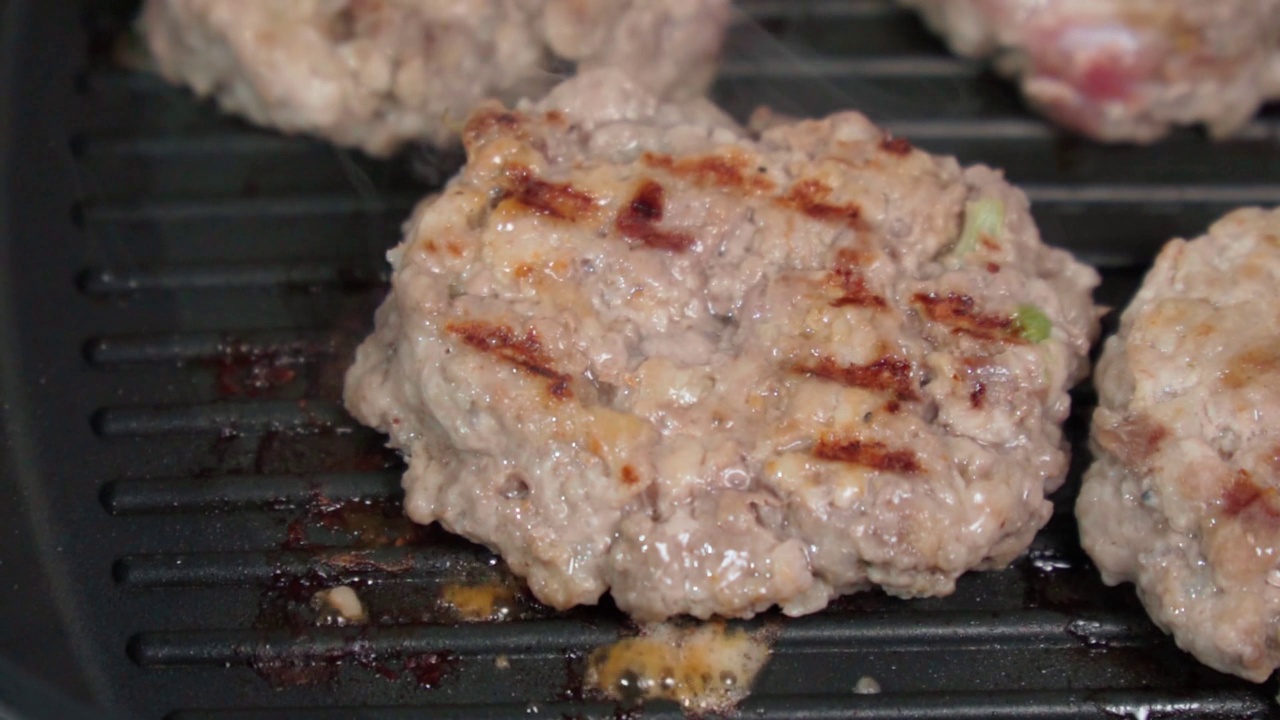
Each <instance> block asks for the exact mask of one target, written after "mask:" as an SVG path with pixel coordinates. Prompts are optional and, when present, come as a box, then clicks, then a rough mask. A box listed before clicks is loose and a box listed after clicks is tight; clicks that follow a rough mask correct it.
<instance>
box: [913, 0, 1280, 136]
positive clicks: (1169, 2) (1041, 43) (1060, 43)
mask: <svg viewBox="0 0 1280 720" xmlns="http://www.w3.org/2000/svg"><path fill="white" fill-rule="evenodd" d="M899 2H901V3H902V4H904V5H907V6H910V7H914V8H916V9H918V10H920V11H921V13H922V14H923V16H924V18H925V20H926V21H927V22H928V24H929V25H930V26H931V27H932V28H933V29H934V30H936V31H937V32H938V33H939V34H941V35H943V36H944V37H945V38H946V39H947V42H948V43H949V44H950V45H951V47H952V49H953V50H955V51H956V52H957V53H959V54H961V55H967V56H971V57H987V56H994V57H995V58H996V67H997V68H998V69H999V70H1001V71H1002V72H1003V73H1005V74H1007V75H1010V76H1013V77H1016V78H1017V79H1018V81H1019V82H1020V84H1021V86H1022V91H1023V93H1024V94H1025V95H1026V97H1027V99H1028V100H1029V101H1030V103H1031V104H1032V105H1034V106H1035V107H1037V108H1039V109H1040V110H1041V111H1043V112H1044V113H1045V114H1046V115H1048V116H1050V117H1051V118H1053V119H1054V120H1056V121H1057V122H1060V123H1062V124H1063V125H1065V126H1067V127H1069V128H1071V129H1073V130H1075V131H1077V132H1080V133H1082V134H1084V135H1088V136H1090V137H1093V138H1096V139H1099V140H1105V141H1132V142H1142V143H1145V142H1153V141H1155V140H1158V139H1159V138H1161V137H1163V136H1164V135H1166V134H1167V133H1168V132H1169V130H1170V128H1171V127H1173V126H1176V125H1196V124H1201V123H1203V124H1204V125H1206V126H1208V129H1209V132H1210V133H1211V134H1212V135H1214V136H1215V137H1222V136H1225V135H1229V134H1231V133H1233V132H1235V131H1236V130H1238V129H1239V128H1240V127H1241V126H1243V125H1244V124H1245V123H1246V122H1247V121H1248V120H1249V119H1250V118H1251V117H1253V115H1254V113H1256V112H1257V111H1258V108H1259V107H1260V106H1261V105H1262V104H1263V103H1264V102H1266V101H1268V100H1272V99H1276V98H1280V0H1211V1H1207V0H899Z"/></svg>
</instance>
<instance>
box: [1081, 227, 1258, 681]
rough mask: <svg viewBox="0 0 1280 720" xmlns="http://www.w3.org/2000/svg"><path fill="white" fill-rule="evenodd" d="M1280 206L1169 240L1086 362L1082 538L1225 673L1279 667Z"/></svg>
mask: <svg viewBox="0 0 1280 720" xmlns="http://www.w3.org/2000/svg"><path fill="white" fill-rule="evenodd" d="M1278 293H1280V210H1273V211H1270V212H1267V211H1263V210H1259V209H1247V210H1238V211H1236V212H1233V213H1231V214H1230V215H1228V216H1226V217H1225V218H1223V219H1222V220H1220V221H1218V222H1217V223H1215V224H1214V225H1213V227H1211V228H1210V229H1209V234H1208V235H1206V236H1205V237H1202V238H1199V239H1197V240H1193V241H1191V242H1186V241H1183V240H1175V241H1173V242H1171V243H1169V244H1168V245H1167V246H1166V247H1165V248H1164V250H1163V251H1162V252H1161V253H1160V255H1159V257H1157V258H1156V263H1155V266H1154V267H1153V268H1152V270H1151V272H1150V273H1149V274H1148V275H1147V278H1146V280H1145V281H1144V283H1143V285H1142V288H1141V289H1140V290H1139V291H1138V295H1137V297H1135V298H1134V300H1133V303H1132V304H1131V305H1130V306H1129V308H1128V309H1127V310H1125V312H1124V315H1123V317H1122V318H1121V321H1120V332H1119V334H1118V335H1116V336H1115V337H1112V338H1110V339H1108V340H1107V343H1106V346H1105V348H1104V351H1103V353H1102V359H1101V360H1100V361H1099V363H1098V372H1097V376H1096V380H1095V382H1096V384H1097V386H1098V394H1099V407H1098V409H1097V411H1096V412H1095V414H1094V419H1093V430H1092V437H1091V439H1092V443H1093V446H1094V455H1095V458H1096V459H1095V462H1094V463H1093V465H1092V467H1090V468H1089V471H1088V472H1087V473H1086V474H1085V479H1084V487H1083V488H1082V490H1081V494H1080V499H1079V502H1078V504H1077V508H1076V510H1077V513H1078V515H1079V519H1080V536H1081V540H1082V541H1083V544H1084V548H1085V550H1087V551H1088V552H1089V554H1090V555H1091V556H1092V557H1093V559H1094V562H1095V563H1096V564H1097V565H1098V569H1099V570H1101V571H1102V577H1103V579H1104V580H1106V581H1107V582H1108V583H1111V584H1116V583H1120V582H1132V583H1134V584H1135V585H1136V586H1137V589H1138V595H1139V597H1141V598H1142V602H1143V604H1144V605H1146V607H1147V611H1148V612H1150V613H1151V617H1152V619H1154V620H1155V622H1156V623H1157V624H1158V625H1160V627H1162V628H1164V629H1165V630H1166V631H1169V632H1172V633H1173V636H1174V639H1175V640H1177V642H1178V645H1179V646H1180V647H1182V648H1183V649H1185V650H1187V651H1189V652H1191V653H1192V654H1194V655H1195V656H1196V657H1197V658H1199V659H1200V660H1201V661H1202V662H1204V663H1206V664H1208V665H1211V666H1212V667H1214V668H1217V669H1218V670H1221V671H1223V672H1230V673H1235V674H1236V675H1240V676H1242V677H1245V678H1248V679H1250V680H1255V681H1259V682H1260V681H1262V680H1265V679H1266V678H1267V676H1268V675H1270V674H1271V671H1272V669H1273V668H1275V667H1277V666H1278V665H1280V637H1278V633H1280V494H1278V492H1280V477H1278V473H1280V314H1277V310H1276V307H1277V302H1278V300H1277V294H1278Z"/></svg>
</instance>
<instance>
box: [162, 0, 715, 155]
mask: <svg viewBox="0 0 1280 720" xmlns="http://www.w3.org/2000/svg"><path fill="white" fill-rule="evenodd" d="M728 21H729V0H147V4H146V7H145V9H144V13H143V22H142V25H143V30H144V32H145V35H146V39H147V43H148V45H149V47H150V50H151V54H152V57H153V58H154V63H155V66H156V68H157V69H158V71H159V72H160V73H161V74H162V75H163V76H164V77H165V78H166V79H168V80H170V81H171V82H175V83H180V84H183V85H187V86H189V87H191V88H192V89H194V90H195V91H196V93H197V94H199V95H201V96H209V97H213V98H214V99H215V100H216V101H217V102H218V104H219V105H220V106H221V107H222V108H223V109H224V110H226V111H228V112H232V113H235V114H237V115H241V116H244V117H246V118H248V119H250V120H252V121H254V122H256V123H259V124H261V125H267V126H270V127H274V128H277V129H280V130H283V131H285V132H290V133H307V134H311V135H316V136H320V137H323V138H326V139H328V140H330V141H332V142H335V143H337V144H339V145H344V146H349V147H356V148H360V149H363V150H364V151H366V152H368V153H370V154H372V155H387V154H390V153H391V152H393V151H395V150H396V149H397V148H398V147H400V146H402V145H404V144H405V143H408V142H416V141H421V142H426V143H430V144H436V145H445V144H449V143H452V142H454V141H456V139H457V128H458V127H459V126H460V125H461V124H462V122H463V120H464V119H465V118H466V116H467V114H468V113H469V112H470V111H471V109H472V108H474V107H475V106H476V105H477V104H478V103H479V102H480V101H481V100H484V99H486V98H490V97H499V98H509V99H512V100H514V99H516V98H519V97H524V96H533V95H539V94H541V92H543V91H545V90H546V89H547V88H548V87H549V85H550V79H551V78H553V77H554V76H553V75H551V74H550V72H549V71H559V70H562V69H563V68H562V64H563V63H565V62H568V63H572V64H576V65H577V66H578V67H579V68H580V69H588V68H593V67H597V66H604V65H609V66H616V67H619V68H622V69H623V70H625V71H627V72H629V74H631V76H632V77H633V78H634V79H635V80H636V81H637V82H639V83H640V84H642V85H644V86H645V87H646V89H648V90H650V91H653V92H656V93H658V94H659V95H664V96H670V97H673V98H682V97H689V96H693V95H697V94H699V93H701V92H702V91H703V90H704V89H705V87H706V85H707V84H708V83H709V82H710V80H711V77H712V75H713V74H714V71H715V66H716V59H717V56H718V54H719V50H720V43H721V38H722V36H723V31H724V28H725V27H726V26H727V24H728ZM557 63H559V64H557Z"/></svg>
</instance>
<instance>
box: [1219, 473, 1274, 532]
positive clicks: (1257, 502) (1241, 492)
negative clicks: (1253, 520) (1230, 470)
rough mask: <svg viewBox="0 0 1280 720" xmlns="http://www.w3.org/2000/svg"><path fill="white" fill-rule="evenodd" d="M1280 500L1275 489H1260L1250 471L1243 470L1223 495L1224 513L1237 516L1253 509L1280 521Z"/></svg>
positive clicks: (1237, 474)
mask: <svg viewBox="0 0 1280 720" xmlns="http://www.w3.org/2000/svg"><path fill="white" fill-rule="evenodd" d="M1277 505H1280V499H1278V498H1277V497H1276V491H1275V489H1274V488H1263V487H1259V486H1258V484H1257V483H1255V482H1254V481H1253V475H1251V474H1250V473H1249V471H1248V470H1244V469H1241V470H1239V471H1237V472H1236V477H1235V479H1234V480H1232V482H1231V486H1230V487H1228V488H1227V491H1226V492H1225V493H1223V495H1222V511H1223V512H1224V513H1226V514H1227V515H1230V516H1236V515H1240V514H1242V513H1244V512H1245V511H1248V510H1250V509H1252V510H1253V511H1254V512H1257V513H1260V514H1261V515H1262V516H1264V517H1266V518H1270V519H1272V520H1275V519H1280V507H1277Z"/></svg>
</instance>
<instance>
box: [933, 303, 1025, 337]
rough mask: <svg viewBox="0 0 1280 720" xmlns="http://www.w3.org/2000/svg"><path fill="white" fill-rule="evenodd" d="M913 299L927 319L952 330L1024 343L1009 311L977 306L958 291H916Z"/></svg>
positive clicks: (973, 335)
mask: <svg viewBox="0 0 1280 720" xmlns="http://www.w3.org/2000/svg"><path fill="white" fill-rule="evenodd" d="M912 301H913V302H914V303H915V304H916V306H917V307H919V308H920V309H921V311H922V312H923V313H924V315H925V317H927V318H928V319H929V320H931V321H933V322H936V323H939V324H942V325H947V326H949V327H950V328H951V332H953V333H956V334H958V335H968V336H970V337H974V338H977V339H979V340H986V341H990V342H1007V343H1014V344H1018V345H1025V344H1026V343H1027V341H1026V339H1024V338H1023V337H1022V336H1021V335H1019V334H1018V328H1017V325H1016V323H1014V320H1013V317H1012V316H1010V315H1000V314H996V313H984V312H981V311H980V310H979V309H978V306H977V303H976V302H975V301H974V299H973V297H971V296H969V295H963V294H960V293H947V294H946V295H939V294H938V293H916V294H915V296H914V297H913V298H912Z"/></svg>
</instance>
